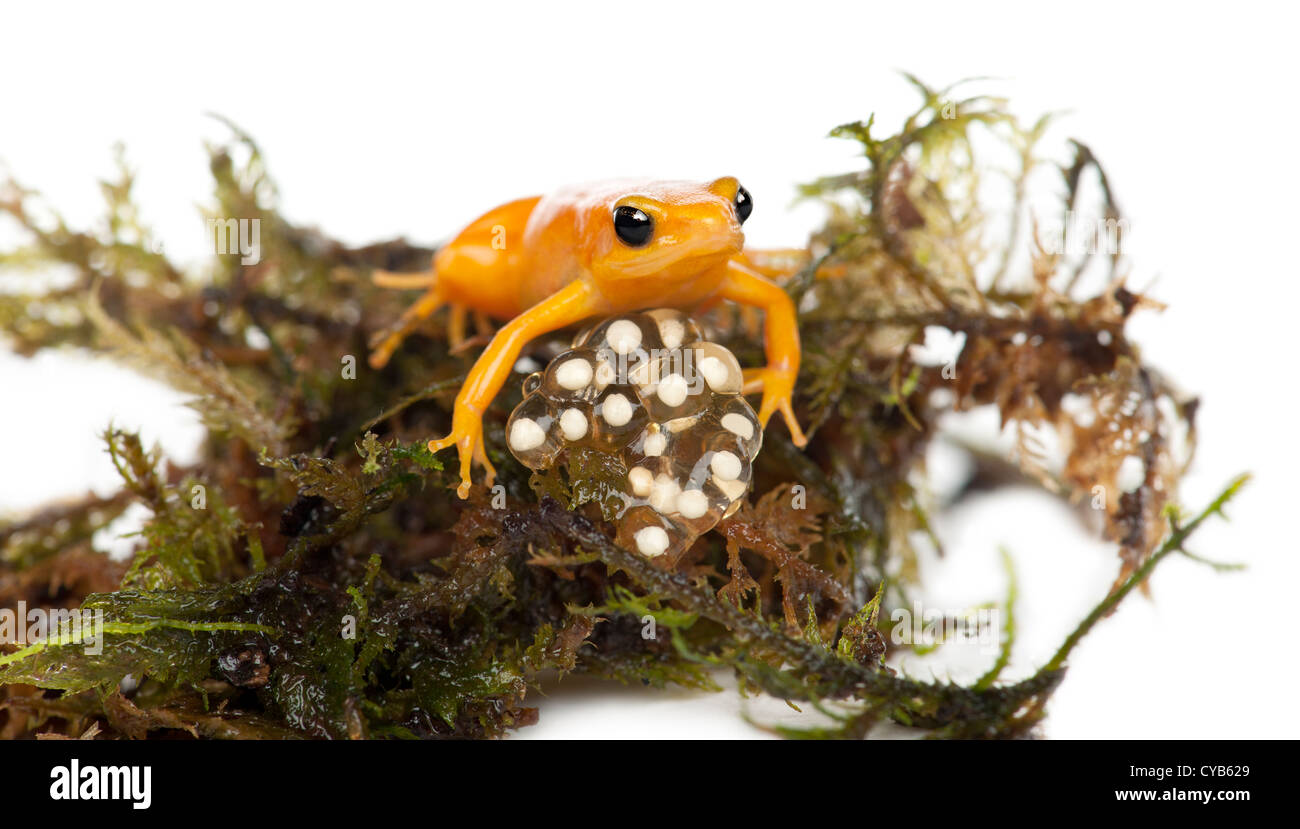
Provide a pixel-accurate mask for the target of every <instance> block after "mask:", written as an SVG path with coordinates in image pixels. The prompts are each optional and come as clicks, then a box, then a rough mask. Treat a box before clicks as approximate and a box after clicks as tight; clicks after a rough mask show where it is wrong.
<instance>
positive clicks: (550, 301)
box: [429, 280, 602, 498]
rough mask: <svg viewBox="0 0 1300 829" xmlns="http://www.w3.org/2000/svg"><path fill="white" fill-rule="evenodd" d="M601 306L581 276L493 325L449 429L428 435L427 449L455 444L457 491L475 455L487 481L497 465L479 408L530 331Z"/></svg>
mask: <svg viewBox="0 0 1300 829" xmlns="http://www.w3.org/2000/svg"><path fill="white" fill-rule="evenodd" d="M601 310H602V306H601V304H600V302H599V301H598V296H597V293H596V292H595V291H594V290H593V289H592V288H591V286H590V285H589V284H588V283H587V282H586V281H585V280H577V281H575V282H571V283H569V284H568V285H567V286H566V287H565V288H563V289H562V290H560V291H559V292H557V293H555V294H554V295H552V296H551V297H549V298H547V299H544V300H542V301H541V302H539V303H538V304H537V305H534V306H533V307H532V308H529V309H528V310H527V311H525V312H524V313H522V314H520V315H519V316H517V317H515V318H514V319H513V320H511V321H510V322H508V323H506V324H505V325H504V326H503V327H502V328H501V330H499V331H497V333H496V336H495V337H493V338H492V342H491V343H489V344H488V347H487V349H486V350H484V352H483V354H482V355H481V356H480V357H479V358H478V361H477V362H475V363H474V367H473V368H472V369H470V372H469V376H468V377H467V378H466V379H465V385H463V386H461V389H460V394H458V395H456V407H455V410H454V411H453V412H452V419H451V434H449V435H447V436H446V437H445V438H441V439H438V440H431V441H429V451H430V452H438V451H440V450H442V449H446V448H447V447H448V446H451V445H453V444H454V445H455V446H456V447H457V449H458V451H459V455H460V486H459V487H457V489H456V492H457V494H459V495H460V497H461V498H468V497H469V488H470V484H471V481H470V470H471V467H472V465H473V463H474V462H476V461H477V462H478V463H479V464H481V465H482V466H483V467H484V469H485V471H486V473H487V475H486V481H487V484H488V485H489V486H491V484H492V481H493V479H494V478H495V475H496V473H495V470H493V469H492V464H491V463H489V462H488V458H487V453H486V452H485V451H484V449H483V412H484V411H486V410H487V407H488V406H489V405H491V403H492V399H493V398H494V397H496V395H497V392H499V391H500V390H501V386H502V384H504V383H505V381H506V378H507V377H508V376H510V369H511V368H512V367H513V366H514V364H515V363H516V362H517V361H518V360H519V352H520V351H521V350H522V349H523V347H524V345H525V344H526V343H527V342H528V341H529V340H531V339H533V338H534V337H538V336H540V335H542V334H545V333H546V332H548V331H554V330H556V329H557V328H563V327H565V326H566V325H572V324H573V323H575V322H578V321H579V320H582V319H585V318H586V317H589V316H591V315H592V314H595V313H598V312H599V311H601Z"/></svg>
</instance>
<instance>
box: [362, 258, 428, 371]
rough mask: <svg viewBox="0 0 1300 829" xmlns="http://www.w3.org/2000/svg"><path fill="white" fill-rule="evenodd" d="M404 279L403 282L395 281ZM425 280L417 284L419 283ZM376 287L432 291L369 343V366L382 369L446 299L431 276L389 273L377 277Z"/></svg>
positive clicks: (378, 274)
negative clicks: (420, 287) (426, 287)
mask: <svg viewBox="0 0 1300 829" xmlns="http://www.w3.org/2000/svg"><path fill="white" fill-rule="evenodd" d="M399 278H400V279H401V281H400V282H396V281H394V280H397V279H399ZM417 279H419V280H423V281H422V282H417V281H416V280H417ZM374 281H375V284H376V285H384V286H385V287H403V288H405V287H419V286H420V285H429V286H430V287H429V290H428V291H426V292H425V294H424V296H422V297H420V299H419V300H418V301H417V302H416V303H415V304H414V305H412V306H411V307H410V308H407V309H406V311H405V312H404V313H403V314H402V316H401V317H400V318H399V319H398V320H397V322H395V323H394V324H392V325H390V326H389V327H387V328H385V329H382V330H380V331H378V332H376V333H375V335H374V336H373V337H372V338H371V340H370V367H371V368H374V369H381V368H383V367H384V366H386V365H388V361H389V360H390V359H392V356H393V352H394V351H396V350H397V348H398V346H400V345H401V344H402V341H403V340H405V339H406V337H407V336H408V335H409V334H410V333H411V332H412V331H414V330H415V329H416V328H417V327H418V326H419V325H420V323H422V322H424V321H425V320H426V319H428V318H429V316H430V315H432V314H433V312H434V311H437V310H438V309H439V308H441V307H442V306H443V305H445V304H447V300H446V297H444V296H443V295H442V292H441V291H440V290H439V289H438V288H439V286H438V282H437V280H436V277H435V276H434V274H432V273H428V274H387V273H383V274H381V273H376V274H375V277H374Z"/></svg>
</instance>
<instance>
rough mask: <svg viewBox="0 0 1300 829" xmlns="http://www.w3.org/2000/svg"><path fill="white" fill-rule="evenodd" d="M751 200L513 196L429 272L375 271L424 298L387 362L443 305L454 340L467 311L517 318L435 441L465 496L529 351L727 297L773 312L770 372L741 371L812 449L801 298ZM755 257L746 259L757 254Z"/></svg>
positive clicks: (665, 193) (740, 195) (729, 182)
mask: <svg viewBox="0 0 1300 829" xmlns="http://www.w3.org/2000/svg"><path fill="white" fill-rule="evenodd" d="M752 210H753V200H752V199H751V197H750V195H749V191H747V190H746V189H745V188H744V187H741V186H740V182H739V181H737V180H736V179H734V178H731V177H726V178H720V179H717V180H715V181H711V182H708V183H703V184H701V183H695V182H683V181H612V182H605V183H601V184H595V185H588V186H584V187H579V188H573V189H569V190H563V191H560V192H557V193H555V194H552V195H549V196H544V197H533V198H527V199H520V200H518V201H513V202H510V203H509V204H505V205H502V206H501V207H498V208H496V209H495V210H492V211H490V212H488V213H486V214H484V215H483V216H481V217H480V218H478V219H477V220H475V221H474V222H473V223H472V224H471V225H469V227H467V228H465V229H464V230H463V231H461V232H460V234H459V235H458V236H456V238H455V239H453V240H452V241H451V242H450V243H448V244H447V245H445V246H443V247H442V248H440V249H439V251H438V253H437V255H436V256H435V257H434V260H433V270H432V273H430V274H420V275H411V274H406V275H399V274H382V273H380V274H376V275H375V281H376V282H377V283H378V284H381V285H388V286H392V287H413V286H424V285H429V286H430V287H429V290H428V292H427V293H426V294H425V295H424V296H423V297H422V298H421V299H420V300H419V301H418V302H417V303H415V305H413V306H412V307H411V308H410V309H408V310H407V312H406V313H405V314H404V315H403V316H402V319H401V320H400V321H399V322H398V324H397V325H396V326H395V328H394V329H393V330H392V331H391V332H385V333H384V334H382V335H381V336H380V337H379V338H378V340H377V342H376V343H375V344H374V346H373V350H372V353H371V355H370V365H371V366H372V367H374V368H382V367H383V366H384V365H385V364H386V363H387V362H388V360H389V358H390V357H391V356H392V354H393V351H394V350H395V349H396V348H397V347H398V345H399V344H400V343H401V341H402V339H403V338H404V337H405V336H406V334H408V333H409V332H410V331H411V330H413V329H414V328H415V327H416V326H417V325H418V324H419V323H420V322H421V321H422V320H423V319H425V318H427V317H428V316H429V315H430V314H432V313H433V312H434V311H435V310H437V309H438V308H439V307H441V306H442V305H449V306H450V310H451V315H452V316H451V336H452V339H453V341H456V340H459V339H461V338H462V337H463V335H464V326H465V314H466V311H467V309H468V310H473V311H474V312H475V314H476V317H477V318H478V319H479V321H480V322H483V321H484V319H483V318H484V316H485V315H486V316H491V317H496V318H498V319H505V320H509V321H508V322H507V323H506V324H505V325H504V326H503V327H502V328H501V329H500V330H499V331H498V332H497V333H496V336H495V337H493V339H492V342H491V343H490V344H489V345H488V347H487V349H486V350H485V351H484V352H483V354H482V356H481V357H479V359H478V361H477V362H476V363H475V364H474V367H473V369H471V370H470V373H469V376H468V378H467V379H466V381H465V384H464V386H462V387H461V390H460V394H458V395H457V397H456V406H455V411H454V412H453V415H452V429H451V434H449V435H447V436H446V437H444V438H441V439H438V440H431V441H429V449H430V451H433V452H437V451H439V450H442V449H445V448H447V447H448V446H452V445H453V444H454V445H455V446H456V447H457V449H458V451H459V455H460V477H461V484H460V487H459V488H458V489H457V492H458V493H459V494H460V497H462V498H465V497H467V496H468V494H469V488H470V470H471V465H472V463H474V462H478V463H479V464H481V465H482V466H483V467H484V469H485V471H486V479H487V482H488V484H489V485H491V483H492V480H493V478H494V476H495V470H494V469H493V468H492V465H491V463H490V462H489V461H488V458H487V454H486V452H485V451H484V449H483V425H482V416H483V412H484V411H485V410H486V409H487V407H488V405H489V404H490V403H491V402H492V399H493V398H494V397H495V396H496V394H497V392H498V391H499V390H500V389H501V386H502V384H504V383H505V381H506V378H507V377H508V376H509V374H510V370H511V368H512V367H513V366H514V365H515V363H516V361H517V360H518V359H519V353H520V351H521V349H522V348H523V347H524V345H525V344H527V343H528V341H529V340H531V339H533V338H534V337H537V336H540V335H541V334H545V333H547V332H549V331H554V330H557V329H560V328H564V327H566V326H568V325H571V324H574V323H577V322H580V321H581V320H584V319H586V318H587V317H591V316H595V315H597V314H600V315H609V314H618V313H626V312H631V311H638V310H645V309H649V308H660V307H672V308H677V309H680V310H683V311H692V310H695V309H699V308H701V306H705V307H707V306H709V305H711V304H713V303H716V302H718V301H720V300H724V299H729V300H732V301H733V302H737V303H740V304H742V305H746V306H752V307H754V308H759V309H762V310H763V311H764V312H765V317H766V319H765V323H764V345H765V348H766V352H767V365H766V366H765V367H763V368H761V369H753V370H749V371H746V372H745V380H746V385H745V390H746V392H757V391H759V390H761V391H762V393H763V400H762V405H761V406H760V408H759V414H758V420H759V423H760V425H764V426H765V425H766V424H767V421H768V419H769V418H770V417H771V416H772V413H773V412H775V411H778V410H779V411H780V412H781V415H782V417H784V419H785V423H786V426H787V427H788V428H789V430H790V434H791V436H792V438H793V440H794V443H795V445H797V446H803V445H804V444H805V443H806V442H807V441H806V438H805V437H804V434H803V431H802V430H801V429H800V428H799V424H798V422H797V421H796V420H795V416H794V412H793V410H792V409H791V406H790V395H791V392H792V391H793V389H794V382H795V376H796V375H797V374H798V373H799V328H798V323H797V320H796V317H795V308H794V304H793V303H792V302H791V300H790V297H789V295H788V294H786V292H785V291H784V290H783V289H782V288H781V287H780V286H778V285H777V284H776V283H775V282H772V281H770V280H769V279H768V278H767V277H766V276H765V275H764V274H766V275H767V276H778V274H776V273H774V270H773V268H770V267H763V266H761V265H760V264H759V262H758V260H757V258H755V259H751V258H750V256H748V255H747V253H746V251H745V250H744V243H745V236H744V233H742V232H741V225H742V224H744V222H745V220H746V219H747V218H749V214H750V212H751V211H752ZM751 253H752V252H751Z"/></svg>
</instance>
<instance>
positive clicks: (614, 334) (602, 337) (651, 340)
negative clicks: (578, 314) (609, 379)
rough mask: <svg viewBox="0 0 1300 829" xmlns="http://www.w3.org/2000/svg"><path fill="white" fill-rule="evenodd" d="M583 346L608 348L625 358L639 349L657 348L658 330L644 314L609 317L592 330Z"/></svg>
mask: <svg viewBox="0 0 1300 829" xmlns="http://www.w3.org/2000/svg"><path fill="white" fill-rule="evenodd" d="M583 345H585V346H587V347H591V348H596V349H605V348H608V349H609V350H610V351H611V352H613V353H614V354H616V355H618V356H621V357H627V356H628V355H630V354H634V353H635V352H636V351H637V349H640V348H644V349H646V350H647V351H648V350H649V349H651V348H656V347H659V345H660V343H659V329H658V328H657V327H656V326H655V324H654V323H653V321H651V320H650V319H648V318H646V317H645V315H644V314H623V315H620V316H617V317H610V318H609V319H607V320H605V321H604V322H602V323H600V324H599V325H597V326H596V327H595V328H593V329H592V330H591V333H589V334H588V335H587V338H586V339H585V340H584V341H583Z"/></svg>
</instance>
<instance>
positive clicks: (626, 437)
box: [591, 385, 646, 451]
mask: <svg viewBox="0 0 1300 829" xmlns="http://www.w3.org/2000/svg"><path fill="white" fill-rule="evenodd" d="M645 423H646V416H645V409H644V408H643V407H642V406H641V403H640V401H639V400H638V398H637V395H636V392H635V391H633V390H632V388H631V387H629V386H616V385H611V386H609V387H608V388H607V389H605V391H604V392H603V393H602V394H601V395H600V397H599V398H597V400H596V404H595V406H593V407H592V416H591V439H592V440H593V441H594V442H596V443H600V444H603V445H605V446H607V447H609V448H612V449H614V450H615V451H622V450H623V449H624V448H626V446H627V444H628V443H629V442H630V441H631V440H632V439H633V438H634V437H635V436H636V435H637V434H638V433H639V432H640V431H641V430H642V429H643V428H645Z"/></svg>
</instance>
